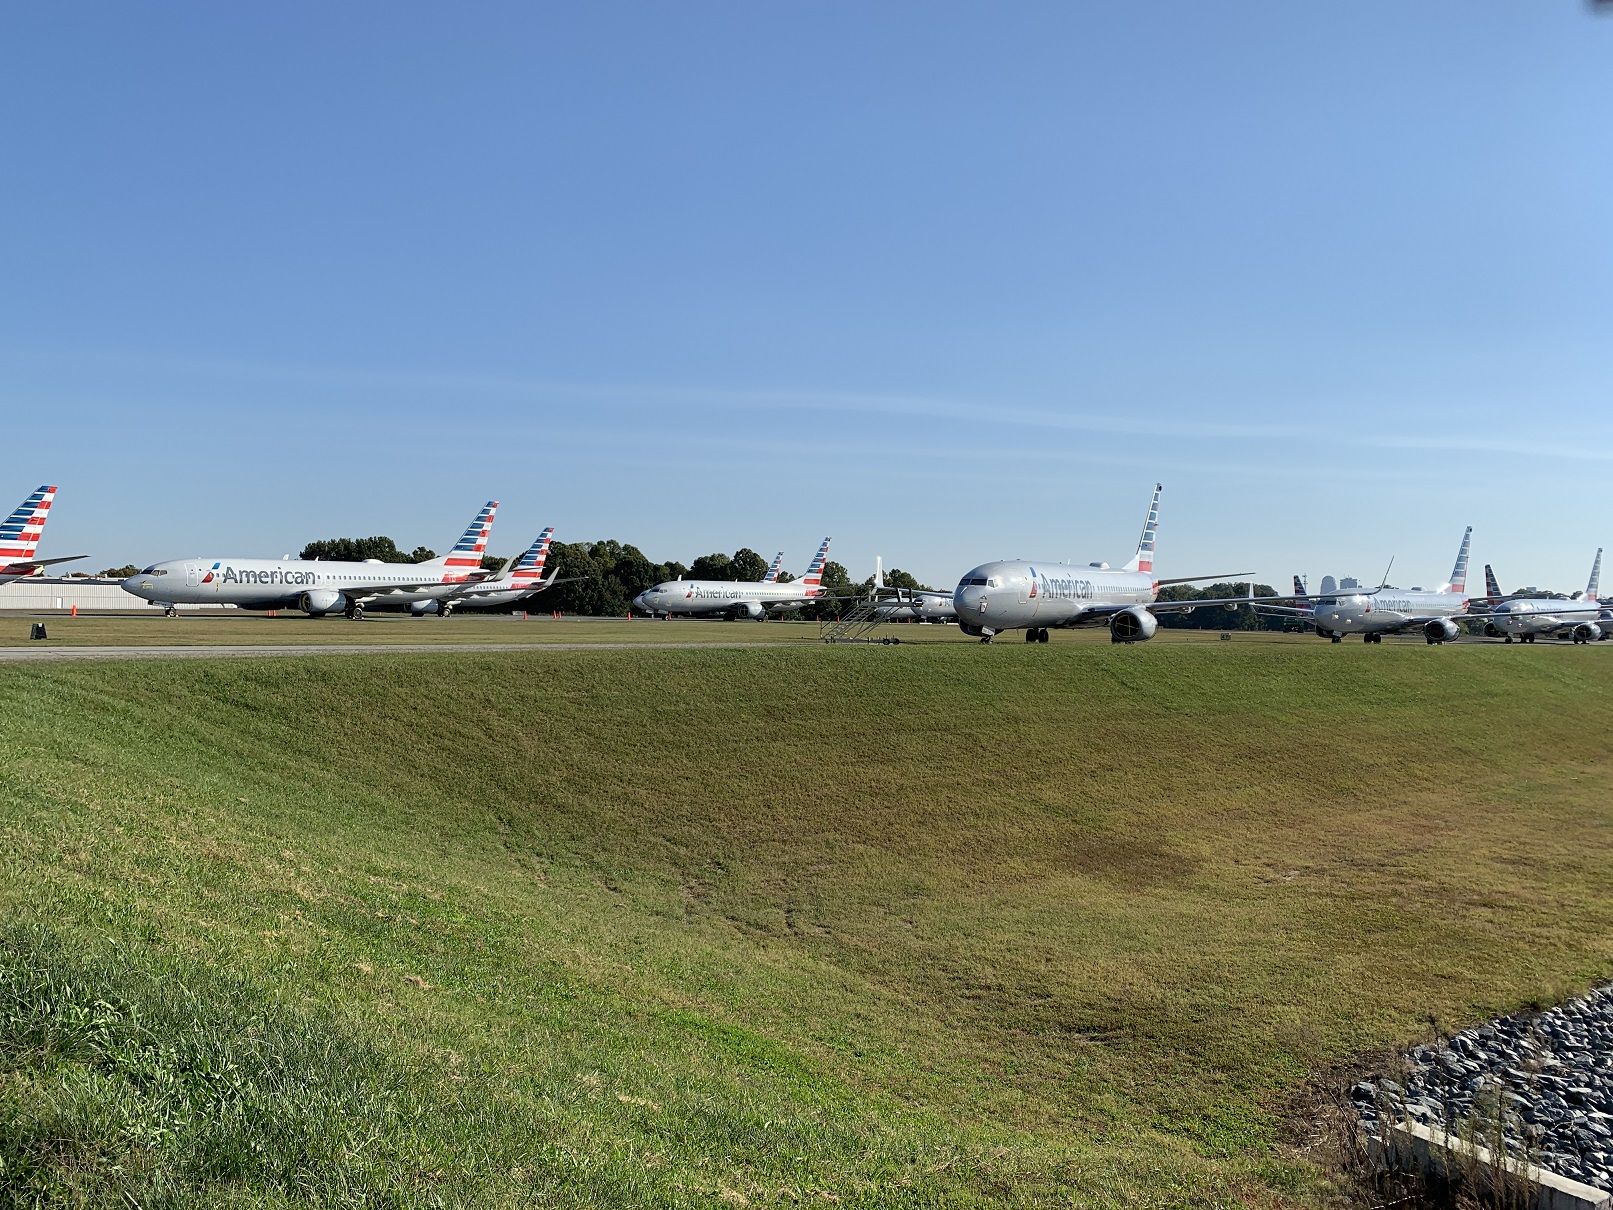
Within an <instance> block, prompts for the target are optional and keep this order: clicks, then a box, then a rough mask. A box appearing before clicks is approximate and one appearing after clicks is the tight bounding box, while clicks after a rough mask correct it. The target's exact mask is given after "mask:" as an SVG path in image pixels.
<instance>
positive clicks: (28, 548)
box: [0, 484, 85, 584]
mask: <svg viewBox="0 0 1613 1210" xmlns="http://www.w3.org/2000/svg"><path fill="white" fill-rule="evenodd" d="M55 501H56V485H55V484H49V485H46V486H42V487H36V488H35V489H34V490H33V493H32V494H31V495H30V496H29V497H28V498H27V499H26V500H24V501H23V502H22V503H21V504H19V505H17V507H16V508H14V509H13V510H12V511H11V515H10V516H9V517H7V518H6V519H5V520H4V521H3V522H0V584H9V583H11V582H12V581H13V580H25V579H28V578H29V577H30V576H37V575H38V574H39V573H40V572H41V571H43V570H44V569H45V568H47V567H51V566H53V565H54V564H57V563H71V562H73V561H74V560H76V559H82V558H84V557H85V556H83V555H67V556H64V557H62V558H58V559H36V558H34V552H35V551H36V550H38V549H39V540H40V539H41V538H42V537H44V534H45V522H46V521H49V520H50V506H51V505H52V504H53V503H55Z"/></svg>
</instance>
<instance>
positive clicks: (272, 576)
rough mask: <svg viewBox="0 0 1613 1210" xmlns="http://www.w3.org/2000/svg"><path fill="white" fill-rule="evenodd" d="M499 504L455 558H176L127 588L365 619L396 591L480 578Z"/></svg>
mask: <svg viewBox="0 0 1613 1210" xmlns="http://www.w3.org/2000/svg"><path fill="white" fill-rule="evenodd" d="M497 508H498V501H497V500H489V501H488V502H487V504H486V505H484V506H483V508H482V510H481V511H480V512H479V513H477V520H476V521H475V522H473V523H472V525H471V527H470V529H467V530H466V531H465V535H464V536H463V537H461V538H460V540H459V541H458V542H457V543H455V545H454V549H453V550H451V551H449V552H448V554H446V555H442V556H440V557H438V558H435V559H429V560H427V561H426V562H424V563H382V562H380V561H379V560H377V559H367V560H365V561H363V562H357V563H354V562H337V561H330V562H327V561H325V560H321V559H174V560H171V561H169V562H166V563H153V564H152V565H151V566H150V567H147V568H146V569H145V570H144V571H139V572H136V573H135V574H134V575H132V576H130V577H128V578H127V579H126V580H124V581H123V587H124V590H125V591H127V592H130V593H133V594H134V595H135V596H137V597H141V598H143V599H145V600H147V601H150V602H152V603H153V604H157V605H163V606H166V607H167V612H168V613H169V614H173V613H174V612H175V610H174V606H175V605H234V606H237V607H238V608H241V609H259V610H268V609H300V610H302V611H303V612H304V613H306V614H308V615H310V616H312V617H320V616H323V615H325V614H331V613H345V614H346V615H347V616H348V617H349V618H352V619H354V620H355V621H358V620H360V619H362V618H363V617H364V610H365V607H366V606H367V605H369V604H370V603H371V602H372V601H374V600H375V599H376V597H377V596H379V595H381V594H385V593H389V592H395V591H397V592H403V593H408V592H410V591H416V590H420V589H425V588H430V587H433V586H436V587H439V588H442V589H443V590H444V592H445V594H448V593H452V592H453V591H454V590H456V589H458V588H460V587H461V586H463V585H465V584H467V583H469V582H471V581H472V580H473V579H478V578H480V574H481V563H482V552H483V551H485V550H486V549H487V537H486V533H487V530H488V529H490V528H491V526H492V523H493V522H492V517H493V513H494V512H495V511H496V510H497Z"/></svg>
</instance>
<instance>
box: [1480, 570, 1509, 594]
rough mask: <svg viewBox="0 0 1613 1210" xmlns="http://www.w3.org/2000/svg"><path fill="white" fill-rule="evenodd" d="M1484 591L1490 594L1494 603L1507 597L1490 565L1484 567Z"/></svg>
mask: <svg viewBox="0 0 1613 1210" xmlns="http://www.w3.org/2000/svg"><path fill="white" fill-rule="evenodd" d="M1484 591H1485V592H1486V593H1488V594H1489V599H1490V600H1492V601H1499V600H1500V599H1501V598H1502V597H1504V596H1506V595H1507V594H1506V593H1504V592H1502V591H1501V585H1500V584H1499V583H1498V582H1497V581H1496V578H1495V572H1494V571H1493V570H1491V568H1490V565H1489V564H1488V563H1486V564H1485V565H1484Z"/></svg>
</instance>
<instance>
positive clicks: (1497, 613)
mask: <svg viewBox="0 0 1613 1210" xmlns="http://www.w3.org/2000/svg"><path fill="white" fill-rule="evenodd" d="M1485 620H1486V621H1487V622H1489V623H1490V625H1492V626H1494V627H1495V628H1496V630H1498V631H1500V632H1501V633H1502V634H1504V635H1514V636H1517V635H1537V634H1556V633H1557V632H1558V631H1564V630H1566V631H1573V630H1576V629H1579V628H1581V627H1583V628H1585V637H1587V638H1592V639H1599V638H1601V637H1602V636H1603V635H1604V634H1613V607H1609V606H1608V605H1606V604H1604V603H1602V602H1600V601H1590V600H1585V599H1584V598H1580V599H1578V600H1559V599H1557V598H1554V597H1520V598H1518V599H1516V600H1512V601H1498V602H1496V605H1495V608H1494V609H1492V610H1491V611H1490V613H1489V614H1488V615H1487V617H1486V618H1485ZM1592 628H1594V629H1595V631H1596V633H1595V634H1591V633H1589V631H1590V629H1592Z"/></svg>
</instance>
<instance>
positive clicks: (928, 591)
mask: <svg viewBox="0 0 1613 1210" xmlns="http://www.w3.org/2000/svg"><path fill="white" fill-rule="evenodd" d="M874 592H875V594H876V595H877V594H879V593H881V592H888V593H890V594H891V595H890V596H888V597H885V598H884V599H882V600H880V601H878V602H877V603H876V605H875V608H876V609H877V610H878V612H879V613H880V614H881V615H883V617H884V619H885V620H886V621H887V622H905V621H919V622H956V621H957V620H958V610H957V607H956V606H955V605H954V604H953V602H952V594H951V593H950V592H938V591H936V590H935V589H932V588H886V587H885V560H884V559H883V558H881V557H880V556H879V555H875V556H874Z"/></svg>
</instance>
